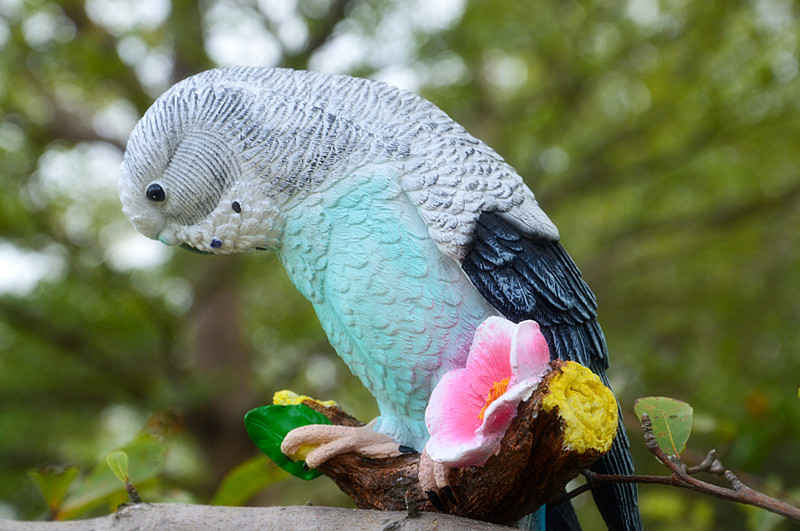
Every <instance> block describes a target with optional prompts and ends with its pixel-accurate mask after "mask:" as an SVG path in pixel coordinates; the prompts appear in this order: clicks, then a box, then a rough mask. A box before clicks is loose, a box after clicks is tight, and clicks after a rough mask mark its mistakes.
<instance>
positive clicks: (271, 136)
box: [119, 67, 641, 530]
mask: <svg viewBox="0 0 800 531" xmlns="http://www.w3.org/2000/svg"><path fill="white" fill-rule="evenodd" d="M119 191H120V198H121V201H122V205H123V212H124V213H125V215H126V216H127V217H128V219H129V220H130V221H131V222H132V224H133V226H134V227H135V228H136V229H137V230H138V231H139V232H141V233H142V234H144V235H145V236H147V237H150V238H153V239H157V240H160V241H161V242H163V243H165V244H167V245H180V246H183V247H187V248H191V249H194V250H199V251H202V252H207V253H236V252H257V251H274V252H275V253H277V255H278V257H279V259H280V261H281V263H282V264H283V266H284V267H285V269H286V271H287V273H288V275H289V277H290V278H291V280H292V282H293V283H294V284H295V286H296V287H297V288H298V290H299V291H300V292H301V293H302V294H303V295H304V296H305V297H306V298H307V299H308V300H309V301H311V303H312V304H313V306H314V309H315V311H316V313H317V315H318V317H319V320H320V322H321V324H322V327H323V329H324V330H325V332H326V334H327V336H328V338H329V340H330V342H331V344H332V346H333V347H334V349H335V350H336V352H337V353H338V354H339V356H340V357H341V358H342V359H343V360H344V362H345V363H346V364H347V365H348V367H349V368H350V370H351V371H352V372H353V373H354V374H355V375H357V376H358V377H359V378H360V380H361V381H362V382H363V384H364V385H365V386H366V387H367V389H369V391H370V392H371V393H372V395H373V396H374V397H375V399H376V400H377V403H378V407H379V410H380V416H379V417H378V418H377V419H376V420H375V421H374V422H373V423H370V425H369V428H368V429H369V430H371V431H372V433H376V434H380V437H384V438H386V440H389V441H393V444H395V447H399V446H404V447H410V448H413V449H415V450H417V451H421V450H422V449H423V448H424V446H425V443H426V441H427V439H428V433H427V429H426V426H425V408H426V406H427V403H428V399H429V397H430V395H431V391H432V390H433V387H434V386H435V385H436V383H437V382H438V381H439V379H440V378H441V376H442V375H443V374H445V373H446V372H448V371H450V370H452V369H455V368H459V367H463V366H464V365H465V363H466V358H467V354H468V352H469V348H470V344H471V341H472V337H473V334H474V332H475V329H476V328H477V327H478V325H479V324H480V323H481V322H483V321H484V320H485V319H486V318H488V317H490V316H493V315H501V316H504V317H505V318H507V319H509V320H511V321H514V322H519V321H522V320H526V319H532V320H534V321H536V322H537V323H539V325H540V327H541V331H542V333H543V334H544V336H545V338H546V340H547V343H548V345H549V347H550V352H551V355H552V356H553V357H559V358H562V359H566V360H574V361H577V362H579V363H581V364H583V365H584V366H586V367H588V368H590V369H591V370H592V371H594V372H595V373H596V374H597V375H598V376H600V378H601V379H602V380H603V382H604V383H605V384H606V385H608V379H607V377H606V374H605V371H606V368H607V367H608V354H607V349H606V344H605V340H604V337H603V333H602V331H601V329H600V326H599V325H598V323H597V321H596V307H597V305H596V301H595V297H594V295H593V294H592V292H591V291H590V290H589V288H588V286H587V285H586V284H585V283H584V282H583V280H582V279H581V275H580V272H579V271H578V269H577V267H576V266H575V265H574V263H573V262H572V260H571V258H570V257H569V255H567V253H566V252H565V251H564V249H563V248H562V246H561V244H560V243H559V233H558V230H557V229H556V227H555V225H554V224H553V222H552V221H551V220H550V219H549V218H548V217H547V215H546V214H545V213H544V211H543V210H542V209H541V208H540V207H539V205H538V203H537V201H536V199H535V197H534V195H533V193H532V192H531V190H530V189H529V188H528V187H527V186H526V185H525V184H524V183H523V181H522V178H521V177H520V176H519V175H518V174H517V172H516V171H515V170H514V169H513V168H512V167H511V166H510V165H509V164H507V163H506V162H505V161H504V160H503V158H502V157H500V155H498V154H497V153H496V152H495V151H494V150H492V149H491V148H490V147H489V146H487V145H486V144H485V143H484V142H482V141H480V140H478V139H476V138H474V137H473V136H471V135H470V134H469V133H468V132H467V131H466V130H465V129H464V128H463V127H462V126H460V125H459V124H458V123H456V122H454V121H453V120H452V119H451V118H450V117H449V116H448V115H447V114H445V113H444V112H443V111H441V110H440V109H439V108H437V107H436V106H435V105H433V104H432V103H430V102H429V101H427V100H425V99H423V98H421V97H419V96H417V95H415V94H413V93H411V92H408V91H404V90H400V89H398V88H395V87H392V86H390V85H388V84H385V83H381V82H376V81H371V80H366V79H358V78H353V77H349V76H344V75H324V74H319V73H314V72H307V71H295V70H291V69H281V68H258V67H233V68H222V69H216V70H210V71H207V72H203V73H201V74H197V75H195V76H192V77H190V78H188V79H185V80H183V81H181V82H179V83H177V84H176V85H175V86H173V87H172V88H170V89H169V90H168V91H167V92H165V93H164V94H163V95H161V96H160V97H159V98H158V99H157V100H156V101H155V103H154V104H153V105H152V107H151V108H150V109H149V110H148V111H147V112H146V113H145V115H144V116H143V117H142V119H141V120H140V121H139V122H138V124H137V125H136V127H135V129H134V130H133V132H132V133H131V136H130V139H129V141H128V144H127V148H126V151H125V155H124V159H123V163H122V168H121V177H120V183H119ZM387 436H388V437H387ZM367 439H368V440H367V441H366V442H365V444H372V443H373V442H374V441H371V440H369V437H368V438H367ZM406 450H407V448H406ZM593 470H595V471H597V472H601V473H611V474H631V473H632V472H633V464H632V460H631V457H630V454H629V450H628V439H627V437H626V434H625V430H624V428H623V427H622V425H621V424H620V427H619V432H618V435H617V438H616V440H615V442H614V445H613V447H612V449H611V450H610V451H609V453H608V454H606V455H605V456H604V457H603V458H601V459H600V460H599V461H598V462H597V463H596V464H595V465H594V467H593ZM593 495H594V497H595V501H596V503H597V505H598V508H599V510H600V512H601V514H602V515H603V517H604V519H605V521H606V524H607V525H608V527H609V528H611V529H626V530H627V529H640V528H641V520H640V516H639V512H638V509H637V491H636V487H635V485H633V484H615V485H610V486H603V487H601V488H598V489H595V490H593ZM547 525H548V529H558V528H575V527H576V526H577V518H576V517H575V513H574V511H573V510H572V507H571V505H570V504H569V503H564V504H560V505H558V506H556V507H554V508H553V509H552V510H551V508H550V507H548V510H547Z"/></svg>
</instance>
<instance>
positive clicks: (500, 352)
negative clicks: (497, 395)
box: [467, 316, 515, 397]
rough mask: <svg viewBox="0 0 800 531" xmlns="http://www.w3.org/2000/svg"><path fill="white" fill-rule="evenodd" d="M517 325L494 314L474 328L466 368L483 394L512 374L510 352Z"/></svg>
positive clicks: (473, 383) (475, 389)
mask: <svg viewBox="0 0 800 531" xmlns="http://www.w3.org/2000/svg"><path fill="white" fill-rule="evenodd" d="M514 328H515V325H514V323H512V322H511V321H509V320H507V319H504V318H502V317H497V316H492V317H489V318H488V319H486V320H485V321H484V322H482V323H481V324H480V326H478V328H477V330H475V336H474V338H473V340H472V346H471V347H470V350H469V356H468V357H467V370H468V371H470V373H471V375H472V376H471V380H470V382H471V384H472V386H473V388H474V392H475V393H478V394H482V395H483V396H484V397H485V396H486V395H487V394H488V393H489V389H491V388H492V386H493V385H494V384H495V382H499V381H501V380H503V379H505V378H508V377H509V376H511V374H512V372H511V364H510V363H509V356H508V353H509V351H510V349H511V337H512V335H513V333H514Z"/></svg>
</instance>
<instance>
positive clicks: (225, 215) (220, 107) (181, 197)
mask: <svg viewBox="0 0 800 531" xmlns="http://www.w3.org/2000/svg"><path fill="white" fill-rule="evenodd" d="M196 77H197V76H196ZM202 81H203V80H202V79H193V78H190V79H189V80H186V81H184V82H182V83H179V84H178V85H176V86H174V87H173V88H172V89H170V90H169V91H167V92H166V93H165V94H164V95H162V96H161V97H160V98H158V99H157V100H156V102H155V103H154V104H153V106H152V107H151V108H150V109H148V111H147V112H146V113H145V115H144V116H143V117H142V119H141V120H140V121H139V123H138V124H137V125H136V127H135V129H134V130H133V132H132V134H131V137H130V140H129V141H128V145H127V148H126V151H125V156H124V158H123V163H122V168H121V178H120V182H119V192H120V199H121V201H122V206H123V212H124V213H125V215H126V216H127V217H128V219H129V220H130V221H131V223H133V226H134V227H135V228H136V230H138V231H139V232H141V233H142V234H143V235H145V236H147V237H149V238H152V239H157V240H160V241H161V242H163V243H165V244H167V245H181V246H184V247H189V248H193V249H196V250H199V251H202V252H210V253H231V252H240V251H253V250H262V249H270V248H274V247H275V245H276V241H278V240H279V239H280V231H281V226H282V219H281V217H280V214H279V209H278V206H279V205H278V203H279V202H280V198H279V197H278V194H276V193H275V191H274V189H273V188H272V187H270V186H268V183H267V182H265V181H266V179H264V178H261V179H253V178H251V174H252V173H253V164H252V162H253V161H252V160H251V159H249V158H248V153H247V150H246V147H247V145H248V144H249V143H250V144H251V143H252V142H253V139H252V138H250V137H252V136H254V135H256V136H257V135H259V134H261V133H262V127H258V128H254V127H253V126H252V125H253V124H254V123H257V121H256V120H254V118H253V113H254V112H257V111H256V110H255V107H257V105H256V104H255V98H254V97H253V94H252V93H251V92H249V91H248V90H246V89H244V88H243V87H240V86H226V85H224V84H220V83H216V84H215V83H212V82H202ZM264 103H267V102H262V104H264ZM259 125H263V124H259ZM243 148H245V149H243Z"/></svg>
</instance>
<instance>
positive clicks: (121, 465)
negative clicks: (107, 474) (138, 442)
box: [106, 450, 128, 483]
mask: <svg viewBox="0 0 800 531" xmlns="http://www.w3.org/2000/svg"><path fill="white" fill-rule="evenodd" d="M106 463H107V464H108V468H110V469H111V473H112V474H114V476H116V478H117V479H118V480H120V481H121V482H122V483H127V482H128V454H126V453H125V452H123V451H122V450H117V451H116V452H111V453H110V454H108V455H107V456H106Z"/></svg>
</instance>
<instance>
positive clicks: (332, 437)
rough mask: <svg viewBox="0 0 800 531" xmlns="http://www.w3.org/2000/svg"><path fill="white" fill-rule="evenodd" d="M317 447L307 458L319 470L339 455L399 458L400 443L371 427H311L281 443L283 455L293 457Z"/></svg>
mask: <svg viewBox="0 0 800 531" xmlns="http://www.w3.org/2000/svg"><path fill="white" fill-rule="evenodd" d="M307 446H315V448H314V449H313V450H311V451H310V452H309V453H308V455H306V457H305V462H306V465H307V466H308V467H309V468H317V467H318V466H319V465H321V464H323V463H324V462H326V461H327V460H329V459H331V458H332V457H335V456H337V455H341V454H346V453H348V452H355V453H358V454H361V455H363V456H366V457H374V458H387V457H396V456H398V455H400V453H401V452H400V450H399V447H398V445H397V443H396V442H395V441H394V439H392V438H391V437H389V436H388V435H385V434H383V433H378V432H377V431H374V430H373V429H372V427H371V425H369V424H368V425H366V426H360V427H352V426H332V425H329V424H312V425H309V426H301V427H299V428H295V429H293V430H292V431H290V432H289V433H288V434H287V435H286V437H285V438H284V439H283V443H281V451H282V452H283V453H284V454H285V455H287V456H289V457H292V456H293V455H294V454H296V453H298V451H300V450H301V447H307Z"/></svg>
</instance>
